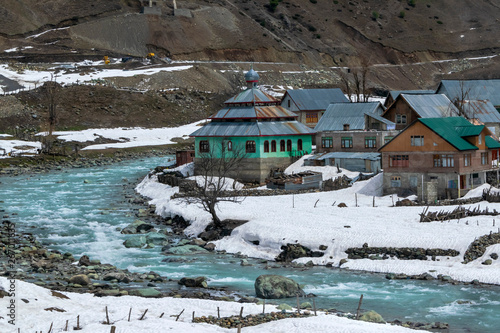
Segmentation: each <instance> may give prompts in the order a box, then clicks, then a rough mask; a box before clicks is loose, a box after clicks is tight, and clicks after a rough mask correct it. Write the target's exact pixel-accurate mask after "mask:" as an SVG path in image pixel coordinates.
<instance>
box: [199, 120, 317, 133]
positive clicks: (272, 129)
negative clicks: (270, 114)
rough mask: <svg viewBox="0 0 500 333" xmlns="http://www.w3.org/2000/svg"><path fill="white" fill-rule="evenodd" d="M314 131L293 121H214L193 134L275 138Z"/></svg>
mask: <svg viewBox="0 0 500 333" xmlns="http://www.w3.org/2000/svg"><path fill="white" fill-rule="evenodd" d="M312 133H313V131H312V130H311V129H310V128H309V127H307V126H305V125H304V124H302V123H300V122H298V121H295V120H292V121H264V122H258V121H252V122H250V121H247V122H218V121H212V122H210V123H208V124H206V125H205V126H203V127H202V128H200V129H198V130H196V131H195V132H193V133H191V134H190V136H193V137H207V136H218V137H220V136H273V135H305V134H312Z"/></svg>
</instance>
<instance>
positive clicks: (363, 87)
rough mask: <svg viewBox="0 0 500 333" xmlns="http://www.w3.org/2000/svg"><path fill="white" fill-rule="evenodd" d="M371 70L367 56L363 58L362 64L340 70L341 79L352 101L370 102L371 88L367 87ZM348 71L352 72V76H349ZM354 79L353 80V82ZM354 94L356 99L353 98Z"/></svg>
mask: <svg viewBox="0 0 500 333" xmlns="http://www.w3.org/2000/svg"><path fill="white" fill-rule="evenodd" d="M369 72H370V66H369V63H368V60H367V59H365V58H362V59H361V66H358V67H353V68H351V69H349V70H348V72H347V73H346V72H344V71H341V72H340V80H341V81H342V85H343V86H344V89H345V92H346V94H347V96H348V98H349V100H350V101H351V102H356V103H361V102H368V98H369V97H370V94H371V92H370V90H369V88H368V87H367V83H368V74H369ZM348 73H350V74H351V75H350V76H351V77H352V78H349V75H348ZM351 81H352V82H351ZM353 95H354V100H353V98H352V97H353Z"/></svg>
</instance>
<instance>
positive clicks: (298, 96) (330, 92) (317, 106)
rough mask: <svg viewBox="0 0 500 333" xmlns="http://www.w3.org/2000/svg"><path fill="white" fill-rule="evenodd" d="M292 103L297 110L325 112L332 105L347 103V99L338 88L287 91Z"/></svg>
mask: <svg viewBox="0 0 500 333" xmlns="http://www.w3.org/2000/svg"><path fill="white" fill-rule="evenodd" d="M286 94H288V95H289V96H290V98H291V99H292V101H293V102H294V103H295V104H296V105H297V107H298V108H299V110H301V111H306V110H326V108H327V107H328V105H330V104H332V103H347V102H349V99H347V97H345V95H344V93H343V92H342V90H340V89H339V88H332V89H293V90H287V91H286V93H285V95H286Z"/></svg>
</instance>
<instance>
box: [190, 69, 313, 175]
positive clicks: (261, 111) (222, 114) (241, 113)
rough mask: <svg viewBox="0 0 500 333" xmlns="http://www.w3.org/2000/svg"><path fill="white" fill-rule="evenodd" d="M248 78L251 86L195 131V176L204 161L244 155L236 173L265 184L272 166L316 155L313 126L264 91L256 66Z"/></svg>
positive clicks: (283, 164)
mask: <svg viewBox="0 0 500 333" xmlns="http://www.w3.org/2000/svg"><path fill="white" fill-rule="evenodd" d="M245 80H246V82H247V84H248V88H247V89H246V90H244V91H242V92H241V93H239V94H237V95H236V96H233V97H232V98H230V99H228V100H227V101H226V102H224V104H225V106H224V108H223V109H221V110H219V111H218V112H217V113H215V114H214V115H212V116H210V117H209V120H210V122H209V123H207V124H205V125H204V126H203V127H201V128H200V129H198V130H197V131H195V132H194V133H192V134H191V136H192V137H194V138H195V161H194V162H195V174H197V173H199V171H197V167H196V164H197V162H198V163H201V162H202V159H206V158H210V159H213V158H224V157H227V158H230V157H231V156H233V155H234V154H239V153H243V154H244V158H243V161H242V163H241V166H240V167H239V170H238V172H237V174H233V175H231V177H235V178H237V179H239V180H242V181H245V182H259V183H262V182H264V181H265V179H266V178H268V177H269V174H270V171H271V170H272V169H276V168H285V167H287V166H288V165H290V164H291V163H292V162H293V161H294V160H295V159H297V158H298V157H300V156H303V155H305V154H309V153H311V150H312V134H313V132H312V130H311V129H309V128H308V127H307V126H305V125H303V124H301V123H299V122H298V121H297V119H296V118H297V115H296V114H295V113H293V112H291V111H288V110H286V109H285V108H283V107H282V106H280V105H279V103H280V101H278V100H276V99H275V98H273V97H272V96H270V95H269V94H267V93H265V92H263V91H262V90H260V89H259V87H258V81H259V75H258V74H257V72H256V71H254V70H253V68H252V69H250V71H248V72H247V73H246V74H245Z"/></svg>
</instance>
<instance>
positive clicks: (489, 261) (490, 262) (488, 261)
mask: <svg viewBox="0 0 500 333" xmlns="http://www.w3.org/2000/svg"><path fill="white" fill-rule="evenodd" d="M492 263H493V261H492V260H491V259H486V260H485V261H483V262H482V264H483V265H491V264H492Z"/></svg>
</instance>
